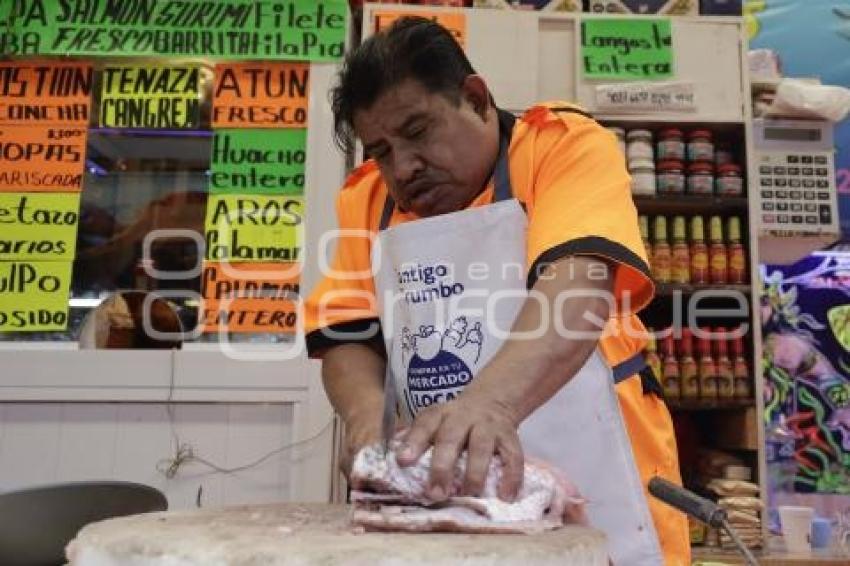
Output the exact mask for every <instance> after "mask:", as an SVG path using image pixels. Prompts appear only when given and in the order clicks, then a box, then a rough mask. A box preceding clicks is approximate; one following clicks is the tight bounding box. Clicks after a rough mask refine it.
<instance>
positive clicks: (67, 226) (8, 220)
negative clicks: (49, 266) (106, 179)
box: [0, 193, 80, 261]
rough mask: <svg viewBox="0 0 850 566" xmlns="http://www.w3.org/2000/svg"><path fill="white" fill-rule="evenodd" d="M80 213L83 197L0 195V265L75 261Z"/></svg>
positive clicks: (65, 195)
mask: <svg viewBox="0 0 850 566" xmlns="http://www.w3.org/2000/svg"><path fill="white" fill-rule="evenodd" d="M79 210H80V194H79V193H24V194H22V193H0V261H5V260H48V261H51V260H52V261H56V260H66V261H71V260H72V259H74V249H75V248H76V244H77V224H78V223H79V218H80V215H79Z"/></svg>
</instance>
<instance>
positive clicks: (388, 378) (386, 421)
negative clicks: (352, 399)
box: [381, 360, 398, 456]
mask: <svg viewBox="0 0 850 566" xmlns="http://www.w3.org/2000/svg"><path fill="white" fill-rule="evenodd" d="M396 404H397V394H396V390H395V379H394V378H393V366H392V363H390V360H387V368H386V370H385V372H384V417H383V420H382V421H381V435H382V439H383V445H384V456H386V455H387V453H389V450H390V441H391V440H392V439H393V436H394V435H395V423H396V418H397V417H398V413H397V407H396Z"/></svg>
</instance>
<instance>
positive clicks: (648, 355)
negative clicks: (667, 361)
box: [643, 328, 664, 379]
mask: <svg viewBox="0 0 850 566" xmlns="http://www.w3.org/2000/svg"><path fill="white" fill-rule="evenodd" d="M647 332H648V333H649V338H648V339H647V342H646V349H645V350H644V353H643V358H644V361H646V365H647V366H649V369H651V370H652V375H654V376H655V379H660V378H661V376H662V375H663V369H664V368H663V365H662V363H661V357H660V356H659V355H658V344H657V343H656V341H655V333H653V331H652V329H651V328H648V329H647Z"/></svg>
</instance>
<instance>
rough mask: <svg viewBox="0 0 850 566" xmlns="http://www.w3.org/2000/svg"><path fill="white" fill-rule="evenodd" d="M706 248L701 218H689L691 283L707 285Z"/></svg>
mask: <svg viewBox="0 0 850 566" xmlns="http://www.w3.org/2000/svg"><path fill="white" fill-rule="evenodd" d="M708 280H709V279H708V247H707V246H706V245H705V225H704V224H703V219H702V216H694V217H693V218H691V283H694V284H697V285H704V284H706V283H708Z"/></svg>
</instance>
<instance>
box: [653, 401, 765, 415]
mask: <svg viewBox="0 0 850 566" xmlns="http://www.w3.org/2000/svg"><path fill="white" fill-rule="evenodd" d="M755 405H756V402H755V400H754V399H724V400H717V401H704V400H701V399H668V400H667V406H668V407H669V408H670V410H671V411H672V412H674V413H676V412H678V413H684V412H689V413H690V412H700V411H740V410H741V409H749V408H750V407H755Z"/></svg>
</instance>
